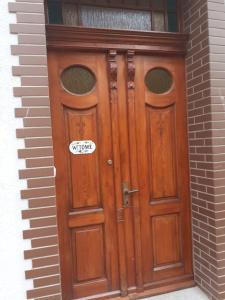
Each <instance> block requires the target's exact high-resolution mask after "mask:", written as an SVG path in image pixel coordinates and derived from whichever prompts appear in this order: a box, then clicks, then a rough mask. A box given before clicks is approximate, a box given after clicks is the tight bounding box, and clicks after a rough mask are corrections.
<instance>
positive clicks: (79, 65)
mask: <svg viewBox="0 0 225 300" xmlns="http://www.w3.org/2000/svg"><path fill="white" fill-rule="evenodd" d="M72 67H78V68H83V69H85V70H87V71H88V72H90V74H92V76H93V78H94V80H95V82H94V85H93V87H92V88H91V89H90V90H89V91H87V92H85V93H82V94H79V93H73V92H71V91H70V90H68V89H67V88H66V87H65V85H64V84H63V81H62V75H63V73H64V72H65V71H66V70H68V69H70V68H72ZM59 81H60V85H61V87H62V89H63V90H64V91H66V92H67V93H68V94H70V95H72V96H77V97H82V96H86V95H90V94H91V93H92V92H93V91H94V90H95V89H96V85H97V77H96V75H95V72H94V71H93V70H92V69H90V68H89V67H87V66H85V65H82V64H73V65H69V66H67V67H65V68H64V69H63V70H62V71H61V73H60V76H59Z"/></svg>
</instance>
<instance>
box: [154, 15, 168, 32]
mask: <svg viewBox="0 0 225 300" xmlns="http://www.w3.org/2000/svg"><path fill="white" fill-rule="evenodd" d="M152 18H153V28H154V30H155V31H164V30H165V22H164V14H163V13H161V12H153V16H152Z"/></svg>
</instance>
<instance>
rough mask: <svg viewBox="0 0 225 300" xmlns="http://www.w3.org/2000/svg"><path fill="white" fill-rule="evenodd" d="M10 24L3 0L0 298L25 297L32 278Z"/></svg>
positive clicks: (0, 18) (17, 299) (0, 42)
mask: <svg viewBox="0 0 225 300" xmlns="http://www.w3.org/2000/svg"><path fill="white" fill-rule="evenodd" d="M10 23H15V14H9V13H8V1H7V0H0V300H25V299H26V290H27V289H30V288H32V281H27V280H25V275H24V270H25V269H30V268H31V266H30V262H29V261H28V262H26V261H25V260H24V258H23V251H24V249H28V248H30V244H29V242H28V241H24V240H23V238H22V230H23V229H25V228H28V223H27V222H26V221H22V219H21V210H22V209H26V205H27V204H26V201H24V200H21V199H20V193H19V191H20V189H21V188H26V185H25V182H23V181H20V180H19V179H18V169H19V168H23V167H24V161H19V160H18V159H17V148H23V146H24V145H23V143H22V141H20V140H18V139H16V135H15V129H16V128H18V127H21V120H19V119H15V117H14V108H15V107H20V99H18V98H15V97H13V92H12V87H13V86H16V85H18V83H19V79H18V78H13V77H12V75H11V74H12V73H11V68H12V67H11V66H12V65H17V62H18V61H17V59H18V58H17V57H13V56H11V54H10V44H17V37H16V36H15V35H12V34H11V35H10V34H9V24H10Z"/></svg>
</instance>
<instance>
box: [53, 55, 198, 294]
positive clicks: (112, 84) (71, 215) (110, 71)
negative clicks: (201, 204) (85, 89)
mask: <svg viewBox="0 0 225 300" xmlns="http://www.w3.org/2000/svg"><path fill="white" fill-rule="evenodd" d="M49 64H50V78H51V79H50V91H51V108H52V116H53V135H54V152H55V163H56V167H57V178H56V183H57V211H58V225H59V241H60V253H61V255H60V257H61V274H62V288H63V300H72V299H87V297H88V298H90V299H97V298H99V299H106V298H110V297H114V296H116V295H119V294H120V295H121V296H126V295H127V294H131V295H132V294H133V293H137V294H135V297H136V298H138V297H139V296H138V293H139V295H140V297H141V295H143V294H145V292H144V290H146V289H150V290H152V293H153V294H154V291H155V290H157V288H158V290H159V291H164V290H165V291H166V290H167V289H168V286H170V285H171V284H172V282H175V283H174V286H173V287H175V286H176V282H177V287H179V286H180V284H181V282H185V284H191V283H190V282H191V278H192V259H191V230H190V200H189V187H188V182H189V177H188V159H187V157H188V156H187V134H186V122H185V121H184V120H185V119H186V104H185V94H184V92H185V87H184V84H183V83H180V78H183V81H184V60H183V58H182V57H175V56H172V57H168V56H149V55H140V54H136V53H135V52H134V51H133V50H129V51H128V52H127V53H126V55H124V54H123V53H119V54H118V53H117V51H115V50H114V49H112V50H110V51H109V52H108V53H107V54H105V53H100V52H99V53H98V52H93V53H92V52H86V53H85V52H83V53H81V52H76V51H73V50H69V51H66V52H65V53H63V52H61V51H56V50H54V51H53V50H51V51H50V52H49ZM75 64H79V65H84V66H86V67H88V68H89V69H90V70H91V71H92V72H93V73H94V74H95V76H96V87H95V88H94V89H93V90H92V92H91V93H88V94H87V95H83V96H77V95H71V94H69V93H67V92H66V91H65V90H64V89H62V87H61V85H60V83H59V80H58V78H59V77H60V74H61V73H62V71H63V69H65V68H67V67H68V66H69V65H75ZM155 67H161V68H165V69H168V71H169V72H170V73H171V75H172V77H173V85H172V88H171V89H170V90H169V92H168V93H164V94H162V95H158V94H157V95H156V94H153V93H151V92H150V91H149V90H148V88H147V87H146V85H145V81H144V78H145V74H146V73H147V72H148V71H149V70H150V69H152V68H155ZM57 82H58V83H57ZM83 139H84V140H89V139H90V140H93V141H94V142H95V143H96V146H97V148H96V151H95V152H94V153H92V154H88V155H81V156H79V155H77V156H76V155H73V154H71V153H70V152H69V150H68V146H69V144H70V142H71V141H73V140H83ZM109 161H110V162H111V163H108V162H109ZM123 182H126V183H127V184H128V186H129V188H130V189H134V188H137V189H139V192H138V193H135V194H132V195H131V196H129V205H128V207H127V208H124V206H123V197H122V196H123V195H122V188H121V187H122V183H123ZM188 282H189V283H188ZM159 287H160V288H159ZM149 293H150V294H151V291H150V292H149ZM146 295H147V292H146ZM131 297H132V296H131ZM136 298H135V299H136Z"/></svg>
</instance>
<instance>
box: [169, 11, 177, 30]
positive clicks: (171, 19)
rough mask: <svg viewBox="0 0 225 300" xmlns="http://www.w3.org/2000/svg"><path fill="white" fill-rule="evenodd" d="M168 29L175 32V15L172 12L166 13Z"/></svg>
mask: <svg viewBox="0 0 225 300" xmlns="http://www.w3.org/2000/svg"><path fill="white" fill-rule="evenodd" d="M168 31H169V32H177V31H178V25H177V15H176V14H174V13H168Z"/></svg>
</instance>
